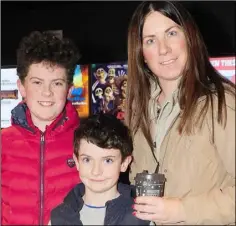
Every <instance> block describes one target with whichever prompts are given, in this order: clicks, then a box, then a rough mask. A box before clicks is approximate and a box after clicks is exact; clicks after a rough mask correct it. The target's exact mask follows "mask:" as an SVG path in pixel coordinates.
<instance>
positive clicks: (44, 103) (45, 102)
mask: <svg viewBox="0 0 236 226" xmlns="http://www.w3.org/2000/svg"><path fill="white" fill-rule="evenodd" d="M38 103H39V104H40V105H42V106H43V107H50V106H52V105H53V104H54V102H52V101H38Z"/></svg>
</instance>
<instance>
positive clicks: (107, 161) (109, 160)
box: [105, 159, 114, 164]
mask: <svg viewBox="0 0 236 226" xmlns="http://www.w3.org/2000/svg"><path fill="white" fill-rule="evenodd" d="M113 162H114V161H113V159H105V163H108V164H111V163H113Z"/></svg>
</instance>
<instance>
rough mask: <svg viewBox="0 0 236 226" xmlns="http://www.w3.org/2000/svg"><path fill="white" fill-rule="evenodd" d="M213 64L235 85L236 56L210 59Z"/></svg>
mask: <svg viewBox="0 0 236 226" xmlns="http://www.w3.org/2000/svg"><path fill="white" fill-rule="evenodd" d="M210 62H211V64H212V65H213V66H214V67H215V69H216V70H218V71H219V72H220V73H221V74H222V75H223V76H224V77H226V78H228V79H229V80H231V81H232V82H233V83H234V84H235V56H232V57H215V58H210Z"/></svg>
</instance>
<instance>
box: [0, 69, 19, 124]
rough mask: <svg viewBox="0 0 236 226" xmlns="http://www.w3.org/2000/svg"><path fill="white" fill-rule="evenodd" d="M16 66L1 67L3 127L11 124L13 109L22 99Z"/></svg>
mask: <svg viewBox="0 0 236 226" xmlns="http://www.w3.org/2000/svg"><path fill="white" fill-rule="evenodd" d="M17 80H18V76H17V73H16V68H1V128H6V127H9V126H10V125H11V110H12V109H13V108H14V107H15V106H16V105H17V104H18V103H19V102H20V101H22V97H21V95H20V92H19V91H18V89H17Z"/></svg>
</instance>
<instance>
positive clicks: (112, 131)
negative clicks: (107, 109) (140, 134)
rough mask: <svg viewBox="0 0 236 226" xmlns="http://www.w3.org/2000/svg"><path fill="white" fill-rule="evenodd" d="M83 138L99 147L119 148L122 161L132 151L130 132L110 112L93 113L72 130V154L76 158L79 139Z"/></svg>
mask: <svg viewBox="0 0 236 226" xmlns="http://www.w3.org/2000/svg"><path fill="white" fill-rule="evenodd" d="M81 139H85V140H86V141H87V142H91V143H92V144H95V145H96V146H98V147H100V148H106V149H111V148H114V149H119V150H120V152H121V156H122V161H123V160H125V158H126V157H127V156H131V155H132V152H133V141H132V137H131V133H130V131H129V129H128V127H127V126H125V125H124V124H123V123H122V122H121V121H120V120H119V119H117V118H116V117H115V116H114V115H112V114H103V113H99V114H95V115H92V116H90V117H88V118H87V119H85V120H84V121H83V122H82V123H81V125H80V127H79V128H78V129H76V130H75V132H74V154H75V156H76V157H77V158H78V155H79V149H80V140H81Z"/></svg>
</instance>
